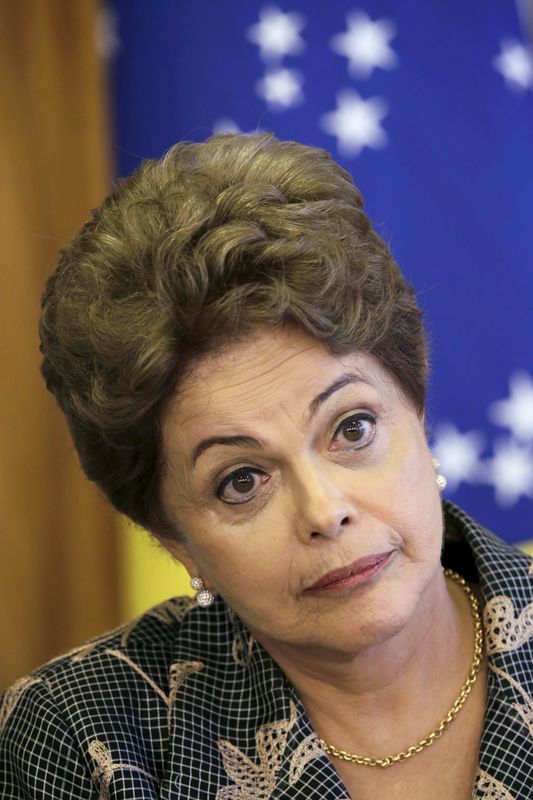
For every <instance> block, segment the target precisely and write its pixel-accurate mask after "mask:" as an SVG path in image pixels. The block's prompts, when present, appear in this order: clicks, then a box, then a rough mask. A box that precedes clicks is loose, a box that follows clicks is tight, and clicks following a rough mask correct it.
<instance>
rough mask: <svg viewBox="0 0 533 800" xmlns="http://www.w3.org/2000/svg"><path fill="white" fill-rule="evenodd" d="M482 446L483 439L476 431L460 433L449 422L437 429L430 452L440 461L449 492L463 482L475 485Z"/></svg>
mask: <svg viewBox="0 0 533 800" xmlns="http://www.w3.org/2000/svg"><path fill="white" fill-rule="evenodd" d="M483 445H484V442H483V437H482V436H481V434H480V433H478V432H477V431H470V432H468V433H460V432H459V431H458V430H457V428H456V427H455V425H452V424H451V423H449V422H445V423H441V424H440V425H439V426H438V427H437V429H436V431H435V437H434V441H433V445H432V448H431V450H432V452H433V453H434V454H435V456H436V457H437V458H438V460H439V461H440V469H441V470H442V474H443V475H444V477H445V478H446V480H447V482H448V489H449V490H450V491H451V492H453V491H454V490H455V489H456V488H457V487H458V486H459V484H460V483H462V482H463V481H467V482H469V483H475V482H476V481H477V480H478V478H479V477H480V468H479V463H480V462H479V455H480V453H481V451H482V449H483Z"/></svg>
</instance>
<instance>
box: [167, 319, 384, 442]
mask: <svg viewBox="0 0 533 800" xmlns="http://www.w3.org/2000/svg"><path fill="white" fill-rule="evenodd" d="M344 373H350V374H351V375H356V376H358V377H359V378H360V380H361V385H363V386H366V387H368V389H369V390H373V391H374V392H376V393H380V394H382V395H383V394H393V395H395V396H397V395H398V389H397V386H396V384H395V382H394V380H393V378H392V377H391V376H390V374H389V373H388V372H387V370H386V369H385V368H384V367H383V366H382V365H381V364H380V362H379V361H377V359H375V358H374V357H373V356H371V355H369V354H367V353H361V352H357V351H356V352H354V353H350V354H347V355H342V356H339V355H334V354H332V353H331V352H330V351H329V350H328V349H327V348H326V347H325V346H324V345H323V344H321V343H320V342H319V341H317V340H316V339H314V338H312V337H311V336H309V335H307V334H305V333H303V332H301V331H299V330H297V329H280V330H275V331H261V332H256V333H254V334H252V335H250V336H249V337H248V338H247V339H245V340H243V341H239V342H238V343H235V344H234V345H231V346H229V347H227V348H225V349H224V350H222V351H221V352H219V353H214V354H212V355H209V356H207V357H204V358H203V359H201V360H200V361H199V362H197V364H196V365H195V366H194V367H193V368H192V369H191V371H190V372H189V374H188V375H187V376H186V377H185V378H184V380H183V381H182V383H181V384H180V386H179V388H178V390H177V392H176V395H175V397H174V401H173V402H172V404H171V406H170V408H169V411H168V414H167V417H166V420H165V424H164V426H163V428H164V431H165V428H166V429H167V430H168V428H169V426H171V427H172V428H173V429H174V430H175V426H176V425H178V426H179V427H180V429H182V430H183V429H184V428H187V427H189V425H190V424H192V423H194V422H195V421H197V422H200V421H201V422H204V423H205V422H207V421H208V420H213V421H214V422H216V423H217V424H218V425H224V424H226V423H227V424H229V425H231V424H233V423H234V421H235V420H236V419H239V420H240V421H242V420H243V417H244V418H246V417H249V418H251V419H252V418H254V417H256V416H260V417H261V418H262V419H263V420H264V419H266V418H268V417H269V416H270V412H271V411H273V410H274V409H275V408H279V406H280V404H281V405H282V406H283V407H284V408H285V409H287V408H289V407H290V408H293V409H294V410H295V411H296V410H298V409H299V408H300V407H302V408H303V407H304V406H305V407H307V404H308V403H309V401H310V400H312V399H313V398H314V397H315V396H316V395H318V394H319V393H320V392H322V391H324V389H325V388H326V387H327V386H328V384H330V383H331V382H332V381H335V380H336V379H338V377H339V376H340V375H342V374H344Z"/></svg>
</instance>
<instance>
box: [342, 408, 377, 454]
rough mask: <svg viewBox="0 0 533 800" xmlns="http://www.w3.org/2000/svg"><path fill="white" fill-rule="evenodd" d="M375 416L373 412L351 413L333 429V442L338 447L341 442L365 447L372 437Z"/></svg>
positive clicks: (374, 427)
mask: <svg viewBox="0 0 533 800" xmlns="http://www.w3.org/2000/svg"><path fill="white" fill-rule="evenodd" d="M375 432H376V418H375V417H374V415H373V414H369V413H366V412H365V413H359V414H352V416H351V417H347V418H346V419H344V420H343V421H342V422H341V424H340V425H339V427H338V428H337V430H336V431H335V436H334V442H335V444H336V445H338V446H339V447H342V445H343V444H348V445H352V446H353V445H356V446H358V447H366V445H367V444H370V442H371V441H372V439H373V438H374V434H375ZM334 449H337V448H334Z"/></svg>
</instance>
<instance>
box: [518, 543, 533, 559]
mask: <svg viewBox="0 0 533 800" xmlns="http://www.w3.org/2000/svg"><path fill="white" fill-rule="evenodd" d="M519 547H520V549H521V550H525V551H526V553H529V555H530V556H531V557H532V558H533V539H529V540H528V541H527V542H523V543H522V544H521V545H519Z"/></svg>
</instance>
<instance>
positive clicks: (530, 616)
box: [483, 594, 533, 654]
mask: <svg viewBox="0 0 533 800" xmlns="http://www.w3.org/2000/svg"><path fill="white" fill-rule="evenodd" d="M483 625H484V628H485V646H486V649H487V653H489V654H492V653H508V652H509V651H511V650H516V649H517V648H518V647H521V645H523V644H524V642H526V641H527V640H528V639H529V638H530V636H532V635H533V603H529V605H527V606H526V607H525V608H524V609H523V610H522V612H521V613H520V615H519V616H518V617H516V616H515V608H514V606H513V601H512V600H511V599H510V598H509V597H506V596H505V595H503V594H500V595H498V596H497V597H493V598H492V599H491V600H489V601H488V602H487V603H486V605H485V608H484V610H483Z"/></svg>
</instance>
